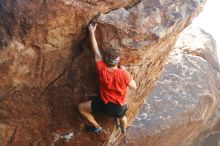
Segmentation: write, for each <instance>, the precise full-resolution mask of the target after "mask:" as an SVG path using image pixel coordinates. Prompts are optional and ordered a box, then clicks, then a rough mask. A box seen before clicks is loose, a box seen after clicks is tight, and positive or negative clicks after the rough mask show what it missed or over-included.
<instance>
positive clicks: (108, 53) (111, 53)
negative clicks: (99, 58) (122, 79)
mask: <svg viewBox="0 0 220 146" xmlns="http://www.w3.org/2000/svg"><path fill="white" fill-rule="evenodd" d="M103 59H104V62H105V64H106V65H107V66H108V67H113V66H116V65H118V64H119V61H120V51H119V50H118V49H106V50H104V51H103Z"/></svg>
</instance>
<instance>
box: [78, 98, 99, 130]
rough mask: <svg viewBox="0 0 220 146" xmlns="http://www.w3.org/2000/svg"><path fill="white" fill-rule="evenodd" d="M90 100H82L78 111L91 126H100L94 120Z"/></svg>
mask: <svg viewBox="0 0 220 146" xmlns="http://www.w3.org/2000/svg"><path fill="white" fill-rule="evenodd" d="M91 105H92V101H91V100H89V101H87V102H83V103H81V104H79V112H80V113H81V115H82V116H83V117H85V118H86V119H87V120H88V121H89V122H90V123H91V124H92V125H93V126H95V127H96V128H100V126H99V124H98V123H97V122H96V120H95V118H94V116H93V115H92V107H91Z"/></svg>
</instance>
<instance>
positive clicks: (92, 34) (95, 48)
mask: <svg viewBox="0 0 220 146" xmlns="http://www.w3.org/2000/svg"><path fill="white" fill-rule="evenodd" d="M96 26H97V24H95V25H94V26H93V25H92V24H90V25H89V32H90V39H91V43H92V50H93V53H94V55H95V61H96V62H97V61H100V60H102V55H101V53H100V51H99V48H98V44H97V41H96V38H95V30H96Z"/></svg>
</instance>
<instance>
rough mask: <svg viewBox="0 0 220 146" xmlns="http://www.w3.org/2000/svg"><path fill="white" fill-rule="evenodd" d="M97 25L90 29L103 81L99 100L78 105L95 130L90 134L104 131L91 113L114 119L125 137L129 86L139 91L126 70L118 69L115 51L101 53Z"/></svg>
mask: <svg viewBox="0 0 220 146" xmlns="http://www.w3.org/2000/svg"><path fill="white" fill-rule="evenodd" d="M96 26H97V24H95V25H94V26H93V25H92V24H90V25H89V32H90V38H91V43H92V50H93V53H94V56H95V62H96V66H97V70H98V73H99V80H100V97H97V98H94V99H93V100H89V101H87V102H83V103H81V104H80V105H79V112H80V113H81V115H82V116H83V117H85V118H86V119H87V120H88V121H89V122H90V123H91V124H92V125H93V126H88V127H87V130H88V131H90V132H94V133H100V132H101V131H102V128H101V126H100V125H99V124H98V123H97V122H96V120H95V119H94V116H93V115H92V113H96V112H102V113H106V114H108V115H110V116H113V117H114V118H115V119H116V121H117V125H118V127H120V128H121V131H122V133H125V131H126V127H127V118H126V117H125V113H126V111H127V104H126V94H127V86H129V87H130V88H133V89H136V88H137V87H136V83H135V81H134V80H133V79H132V77H131V75H130V74H129V73H128V72H127V71H126V70H125V68H124V67H118V65H119V61H120V57H119V55H120V54H119V51H118V50H116V49H107V51H105V52H104V54H103V57H102V55H101V53H100V51H99V48H98V44H97V41H96V38H95V30H96Z"/></svg>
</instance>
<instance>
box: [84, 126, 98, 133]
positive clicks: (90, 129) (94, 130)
mask: <svg viewBox="0 0 220 146" xmlns="http://www.w3.org/2000/svg"><path fill="white" fill-rule="evenodd" d="M86 131H89V132H92V133H101V132H102V128H101V127H99V128H96V127H92V126H87V127H86Z"/></svg>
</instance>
